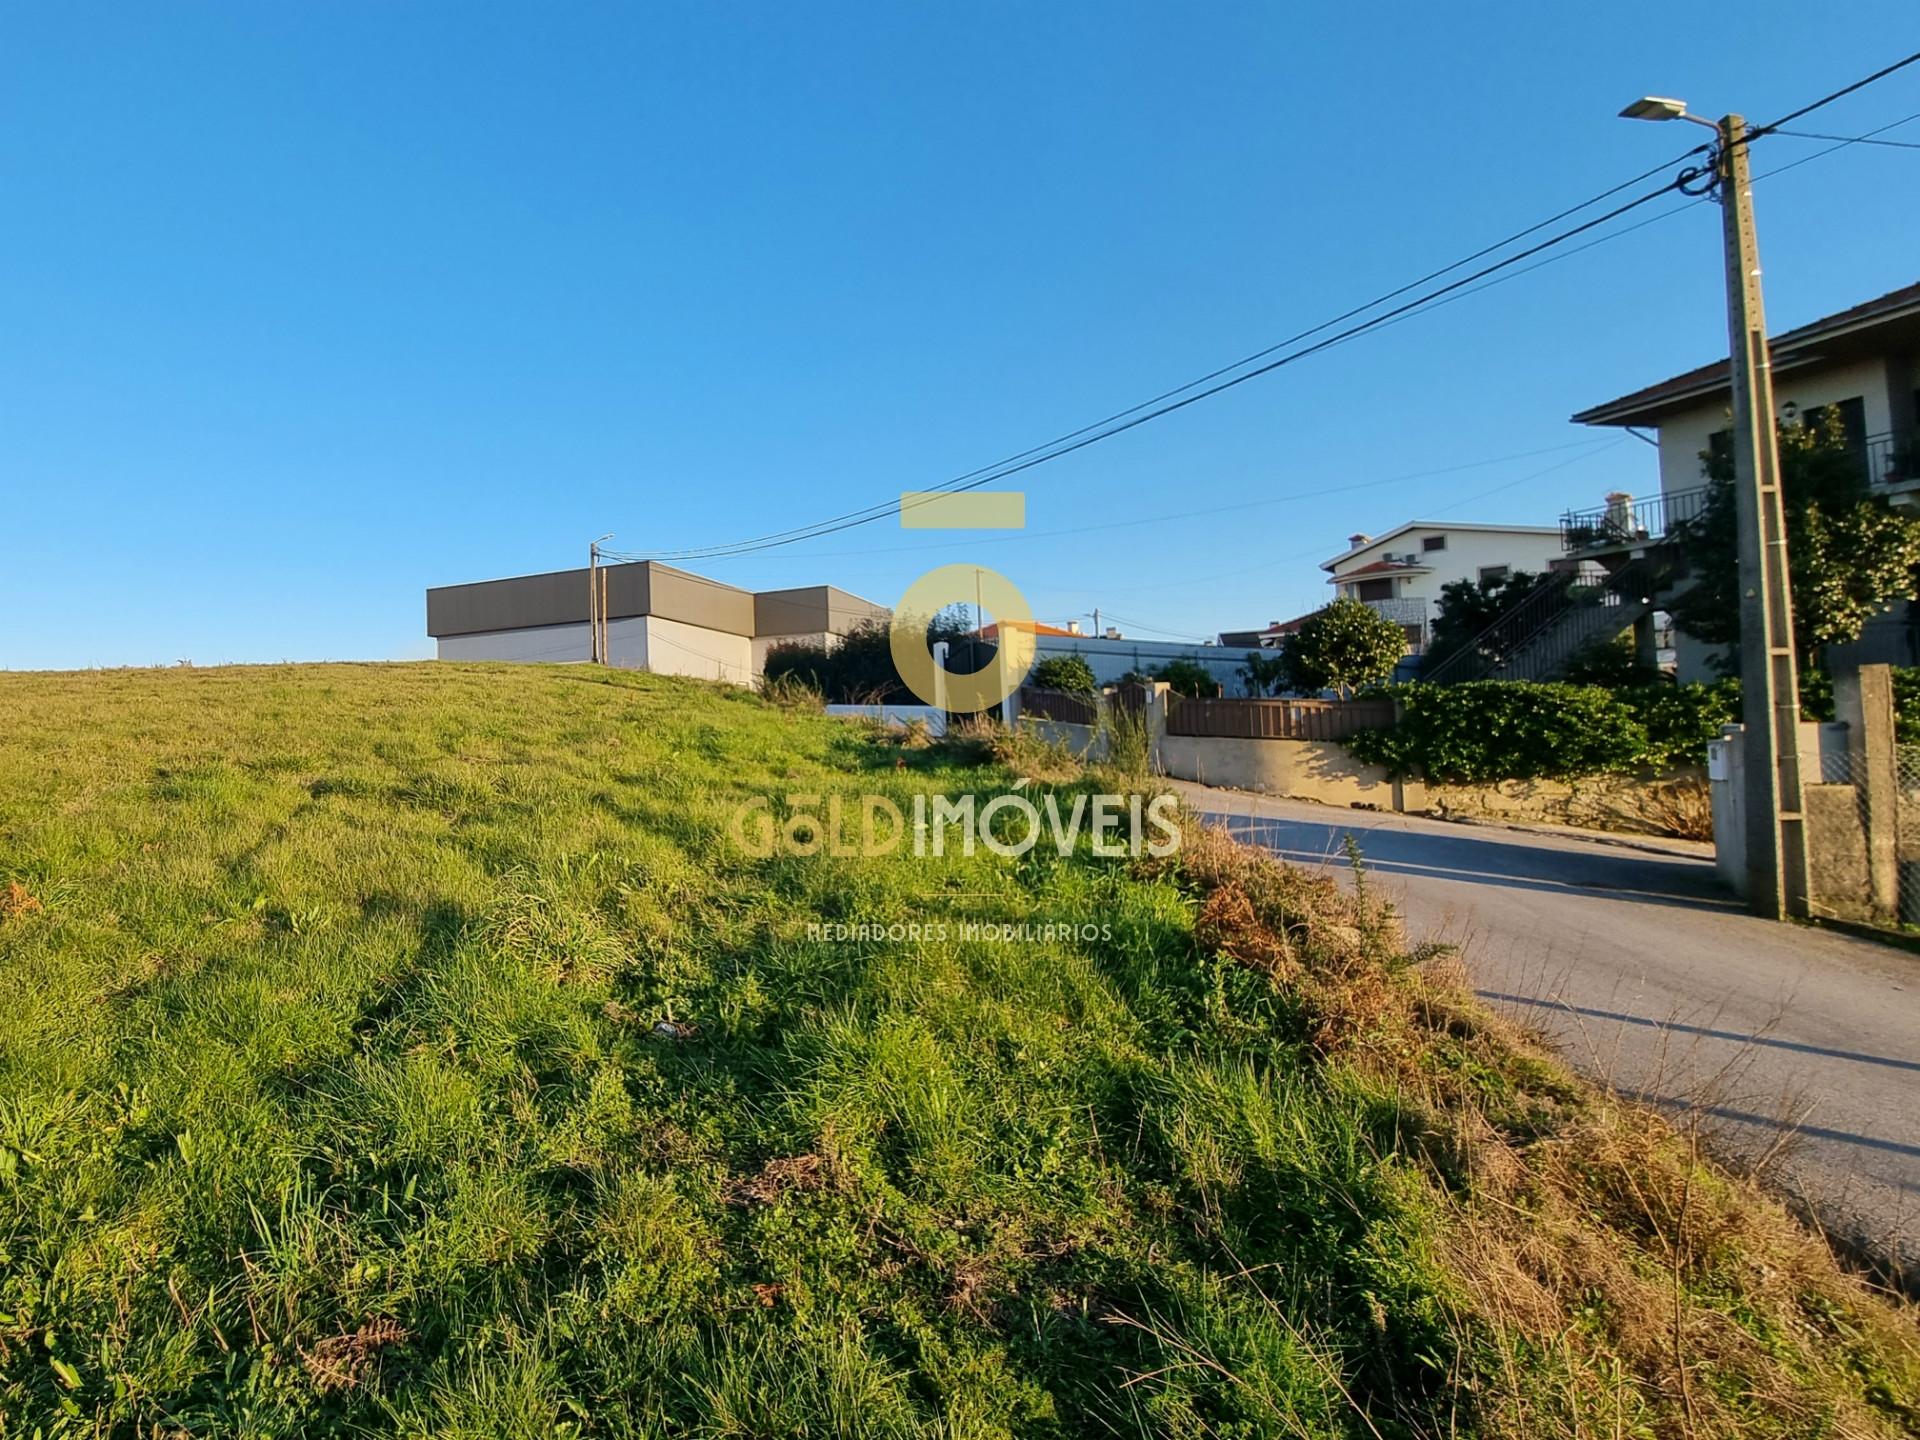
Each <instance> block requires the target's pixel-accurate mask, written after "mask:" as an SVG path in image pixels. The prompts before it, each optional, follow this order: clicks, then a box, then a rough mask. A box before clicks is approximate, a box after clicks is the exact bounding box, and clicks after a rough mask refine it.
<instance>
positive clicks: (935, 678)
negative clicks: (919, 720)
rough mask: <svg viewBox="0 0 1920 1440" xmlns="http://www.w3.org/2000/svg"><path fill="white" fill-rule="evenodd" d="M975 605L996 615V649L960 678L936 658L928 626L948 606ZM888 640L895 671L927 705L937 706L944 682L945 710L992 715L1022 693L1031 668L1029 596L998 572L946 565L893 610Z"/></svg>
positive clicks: (912, 589) (910, 590) (923, 578)
mask: <svg viewBox="0 0 1920 1440" xmlns="http://www.w3.org/2000/svg"><path fill="white" fill-rule="evenodd" d="M976 603H977V604H979V605H980V606H982V607H983V608H985V609H987V610H990V611H992V612H993V615H994V618H995V620H996V622H997V626H996V631H995V638H996V640H997V642H998V644H997V648H996V650H995V653H994V657H993V659H992V660H991V661H990V662H989V663H988V664H987V665H985V666H984V667H982V668H981V669H979V670H975V671H971V672H970V673H968V674H965V675H956V674H955V673H954V672H953V671H951V670H948V669H947V668H946V667H945V666H943V665H941V664H940V663H939V662H938V661H936V660H935V659H934V658H933V654H932V652H931V650H930V648H929V647H928V645H927V625H928V623H929V622H930V621H931V620H932V619H933V617H934V616H936V615H938V614H939V613H940V612H941V611H942V610H944V609H946V608H947V607H948V606H949V605H971V604H976ZM887 638H888V644H889V647H890V648H891V649H892V651H893V668H894V669H896V670H898V671H899V672H900V678H901V679H902V680H903V681H905V682H906V686H907V688H908V689H909V690H911V691H913V693H914V694H915V695H918V696H919V697H920V698H921V699H922V700H923V701H925V702H926V703H927V704H929V705H939V704H941V703H942V701H941V698H940V691H941V689H942V688H943V687H942V683H941V682H942V681H944V682H945V684H944V689H945V691H946V696H945V705H946V708H947V709H948V710H950V711H954V712H957V713H961V714H973V713H978V712H979V711H982V710H991V709H992V708H993V707H994V706H996V705H998V704H999V703H1000V702H1001V701H1002V700H1004V699H1006V698H1007V696H1009V695H1011V694H1012V693H1013V692H1014V690H1015V689H1016V688H1018V686H1019V684H1020V682H1021V681H1022V680H1025V679H1026V678H1027V671H1028V670H1029V669H1030V668H1031V667H1032V665H1033V652H1034V628H1033V611H1032V610H1031V609H1030V608H1028V606H1027V598H1026V596H1024V595H1022V594H1021V593H1020V591H1019V588H1018V587H1017V586H1016V585H1015V584H1014V583H1013V582H1012V581H1011V580H1009V579H1007V577H1006V576H1004V575H1002V574H1000V572H999V571H997V570H983V569H981V568H980V567H979V566H978V565H942V566H941V567H940V568H939V569H937V570H929V571H928V572H927V573H926V574H924V575H922V576H921V577H920V578H919V579H918V580H916V581H914V582H913V584H911V585H909V586H908V587H907V593H906V594H905V595H902V596H901V597H900V603H899V604H898V605H896V606H895V607H894V610H893V623H892V625H891V626H890V627H889V629H888V635H887Z"/></svg>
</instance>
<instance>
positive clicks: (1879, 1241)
mask: <svg viewBox="0 0 1920 1440" xmlns="http://www.w3.org/2000/svg"><path fill="white" fill-rule="evenodd" d="M1177 788H1178V789H1179V790H1180V791H1181V792H1182V794H1183V795H1184V796H1185V797H1186V799H1187V802H1188V803H1189V804H1190V805H1192V806H1193V807H1194V808H1195V809H1196V810H1198V811H1199V812H1201V813H1202V814H1204V815H1207V816H1209V817H1211V818H1213V819H1214V820H1215V821H1216V822H1217V823H1221V824H1224V825H1226V826H1228V827H1229V828H1230V829H1232V830H1233V832H1234V833H1235V834H1238V835H1240V836H1241V837H1242V838H1245V839H1249V840H1253V841H1257V842H1258V843H1260V844H1262V845H1265V846H1266V847H1267V848H1269V849H1271V850H1273V851H1274V852H1275V853H1277V854H1279V855H1281V856H1283V857H1285V858H1286V859H1288V860H1291V861H1294V862H1296V863H1300V864H1306V865H1323V864H1325V865H1336V866H1344V865H1345V864H1346V860H1345V856H1344V854H1343V848H1344V844H1345V837H1346V836H1347V835H1348V834H1349V833H1351V834H1352V835H1353V836H1354V837H1355V839H1356V840H1357V841H1358V843H1359V847H1360V851H1361V854H1362V856H1363V863H1364V864H1365V865H1366V867H1367V870H1368V873H1369V875H1370V877H1371V878H1372V879H1373V880H1374V882H1375V883H1378V884H1382V885H1385V886H1386V887H1388V888H1389V889H1390V891H1391V892H1392V893H1393V895H1394V898H1395V900H1396V902H1397V903H1398V905H1399V907H1400V909H1401V911H1402V913H1403V914H1404V915H1405V917H1406V919H1407V922H1408V928H1409V931H1410V932H1411V934H1412V935H1413V937H1414V938H1415V939H1425V938H1435V939H1440V940H1446V941H1450V942H1452V943H1455V944H1457V945H1459V946H1460V947H1461V954H1462V959H1463V960H1464V962H1465V963H1466V966H1467V969H1468V971H1469V973H1470V974H1471V975H1472V977H1473V981H1474V984H1475V986H1476V987H1477V988H1478V990H1479V993H1480V995H1481V997H1482V998H1483V999H1485V1000H1486V1001H1488V1002H1489V1003H1491V1004H1492V1005H1494V1006H1495V1007H1496V1008H1498V1009H1501V1010H1504V1011H1506V1012H1508V1013H1509V1014H1511V1015H1513V1016H1515V1017H1516V1018H1518V1019H1521V1020H1523V1021H1525V1022H1527V1023H1528V1024H1529V1025H1531V1026H1532V1027H1534V1028H1535V1029H1537V1030H1539V1031H1541V1032H1543V1033H1544V1034H1545V1035H1547V1036H1548V1037H1549V1038H1550V1039H1551V1040H1552V1041H1553V1042H1554V1043H1555V1044H1556V1045H1557V1046H1558V1047H1559V1048H1560V1050H1561V1052H1562V1053H1563V1054H1564V1055H1565V1056H1566V1057H1567V1058H1568V1059H1569V1060H1570V1061H1572V1062H1573V1063H1574V1064H1575V1065H1577V1066H1578V1067H1579V1068H1580V1069H1581V1070H1583V1071H1585V1072H1586V1073H1587V1074H1589V1075H1591V1076H1593V1077H1595V1078H1597V1079H1600V1080H1603V1081H1605V1082H1607V1083H1610V1084H1612V1085H1614V1086H1616V1087H1617V1088H1618V1089H1620V1090H1621V1091H1622V1092H1624V1093H1627V1094H1631V1095H1635V1096H1637V1097H1640V1098H1643V1099H1646V1100H1649V1101H1651V1102H1652V1103H1655V1104H1657V1105H1660V1106H1662V1107H1663V1108H1667V1109H1670V1110H1672V1111H1673V1112H1674V1113H1675V1114H1676V1115H1682V1114H1685V1113H1688V1112H1691V1113H1693V1114H1697V1115H1698V1116H1699V1117H1700V1124H1701V1133H1702V1134H1703V1135H1704V1136H1706V1137H1707V1138H1708V1139H1709V1141H1710V1143H1711V1144H1712V1145H1713V1147H1714V1149H1715V1150H1716V1151H1717V1152H1718V1153H1720V1154H1721V1155H1722V1156H1723V1157H1725V1158H1728V1159H1732V1160H1735V1161H1738V1162H1744V1163H1746V1164H1749V1165H1752V1166H1755V1167H1757V1168H1759V1169H1760V1170H1761V1173H1763V1174H1764V1175H1765V1176H1766V1177H1767V1178H1768V1180H1769V1181H1770V1182H1771V1183H1773V1184H1774V1185H1776V1186H1777V1187H1778V1188H1780V1189H1781V1190H1783V1191H1784V1192H1785V1193H1786V1194H1788V1195H1789V1196H1790V1197H1791V1198H1792V1199H1794V1200H1796V1201H1797V1202H1799V1204H1800V1205H1801V1207H1802V1208H1803V1209H1804V1210H1805V1211H1806V1212H1807V1213H1809V1214H1811V1215H1812V1216H1814V1217H1816V1218H1817V1219H1818V1220H1819V1222H1820V1223H1821V1224H1823V1225H1824V1226H1825V1227H1826V1228H1827V1230H1828V1231H1829V1233H1831V1234H1832V1235H1834V1236H1835V1237H1836V1238H1837V1239H1841V1240H1843V1241H1845V1242H1846V1243H1848V1244H1851V1245H1854V1246H1859V1247H1863V1248H1865V1249H1867V1250H1869V1251H1871V1252H1873V1253H1874V1254H1876V1255H1878V1256H1880V1257H1881V1258H1882V1259H1884V1260H1886V1261H1890V1262H1891V1263H1892V1264H1894V1265H1895V1266H1897V1267H1899V1268H1900V1269H1902V1270H1903V1271H1904V1272H1905V1273H1906V1275H1907V1276H1908V1277H1909V1279H1910V1280H1920V954H1913V953H1909V952H1907V951H1904V950H1900V949H1897V948H1894V947H1892V946H1888V945H1882V944H1878V943H1876V942H1874V941H1871V940H1860V939H1854V938H1852V937H1850V936H1846V935H1841V934H1836V933H1834V932H1831V931H1823V930H1815V929H1811V928H1808V927H1805V926H1798V925H1776V924H1770V923H1768V922H1766V921H1762V920H1758V919H1755V918H1754V917H1752V916H1750V915H1747V914H1746V913H1745V912H1744V911H1742V910H1741V909H1740V908H1739V906H1738V905H1737V904H1736V902H1734V901H1733V899H1732V898H1731V897H1730V896H1729V895H1728V894H1727V892H1725V891H1724V890H1723V889H1722V888H1721V887H1720V885H1719V883H1718V881H1717V880H1716V878H1715V875H1714V870H1713V863H1712V859H1711V854H1710V852H1709V851H1707V850H1706V849H1704V848H1703V847H1685V846H1675V847H1674V849H1673V850H1672V851H1669V852H1664V853H1657V854H1655V853H1646V852H1644V851H1640V850H1635V849H1628V848H1623V847H1620V846H1617V845H1610V844H1607V843H1605V842H1603V841H1598V840H1589V839H1585V838H1580V837H1577V836H1562V835H1557V834H1555V835H1543V834H1540V833H1538V832H1523V831H1515V830H1508V829H1505V828H1499V827H1491V826H1478V825H1458V824H1451V823H1448V822H1446V821H1438V820H1427V819H1419V818H1415V817H1412V816H1405V815H1392V814H1382V813H1378V812H1373V811H1363V810H1337V809H1334V808H1331V807H1329V806H1323V805H1312V804H1307V803H1303V802H1299V801H1290V800H1276V799H1269V798H1266V797H1264V796H1254V795H1248V794H1244V793H1242V792H1238V791H1227V790H1214V789H1209V788H1207V787H1205V786H1199V785H1188V784H1179V785H1178V786H1177ZM1689 852H1691V853H1689Z"/></svg>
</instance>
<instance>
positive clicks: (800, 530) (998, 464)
mask: <svg viewBox="0 0 1920 1440" xmlns="http://www.w3.org/2000/svg"><path fill="white" fill-rule="evenodd" d="M1709 148H1710V146H1708V145H1707V144H1705V143H1702V144H1699V145H1695V146H1693V147H1692V148H1691V149H1688V150H1684V151H1682V152H1681V153H1680V154H1678V155H1676V156H1674V157H1673V158H1672V159H1671V160H1666V161H1662V162H1661V163H1660V164H1658V165H1654V166H1651V167H1650V168H1648V169H1646V170H1642V171H1641V172H1640V173H1639V174H1637V175H1633V176H1629V177H1628V178H1627V179H1625V180H1622V181H1621V182H1620V183H1619V184H1617V185H1612V186H1609V187H1608V188H1607V189H1605V190H1602V191H1601V192H1600V193H1599V194H1597V195H1590V196H1588V197H1587V198H1586V199H1585V200H1582V201H1581V202H1580V203H1579V204H1577V205H1570V206H1568V207H1567V208H1566V209H1564V210H1561V211H1558V212H1556V213H1555V214H1552V215H1549V216H1547V217H1546V218H1545V219H1544V220H1537V221H1535V222H1534V223H1533V224H1531V225H1529V226H1527V227H1526V228H1525V229H1522V230H1516V231H1514V232H1513V233H1512V234H1511V235H1508V236H1505V237H1504V238H1502V239H1500V240H1496V241H1494V242H1493V243H1492V244H1490V245H1483V246H1482V247H1481V248H1480V249H1478V250H1475V251H1474V252H1473V253H1472V254H1470V255H1463V256H1461V257H1460V258H1459V259H1458V260H1455V261H1453V262H1451V263H1450V264H1447V265H1442V266H1441V267H1439V268H1438V269H1436V270H1430V271H1428V272H1427V273H1426V274H1425V275H1422V276H1420V277H1419V278H1418V279H1414V280H1409V281H1407V282H1406V283H1405V284H1403V285H1400V286H1397V287H1395V288H1394V289H1392V290H1389V291H1387V292H1386V293H1385V294H1382V295H1377V296H1375V297H1374V298H1373V299H1371V300H1369V301H1367V302H1366V303H1365V304H1362V305H1356V306H1354V307H1353V308H1352V309H1350V310H1345V311H1343V312H1341V313H1340V314H1338V315H1335V316H1333V317H1332V318H1331V319H1327V320H1322V321H1321V322H1320V323H1318V324H1317V325H1313V326H1310V327H1308V328H1307V329H1305V330H1301V331H1297V332H1296V333H1294V334H1292V335H1289V336H1287V337H1286V338H1285V339H1284V340H1277V341H1275V342H1274V343H1273V344H1271V345H1268V346H1266V347H1265V348H1264V349H1260V350H1256V351H1254V352H1253V353H1252V354H1250V355H1243V356H1241V357H1240V358H1239V359H1238V360H1234V361H1231V362H1229V363H1228V364H1225V365H1222V366H1219V367H1218V368H1216V369H1213V370H1209V371H1208V372H1207V373H1206V374H1204V375H1198V376H1195V377H1194V378H1193V379H1191V380H1189V381H1187V382H1186V383H1184V384H1182V385H1176V386H1174V387H1173V388H1172V389H1170V390H1163V391H1161V392H1160V393H1159V394H1158V395H1153V396H1150V397H1148V398H1147V399H1145V400H1142V401H1140V402H1139V403H1137V404H1134V405H1129V406H1128V407H1127V408H1126V409H1124V410H1116V411H1115V412H1114V413H1113V414H1111V415H1108V416H1105V417H1103V418H1101V419H1099V420H1095V421H1092V422H1090V423H1089V424H1086V425H1082V426H1080V427H1079V428H1078V429H1076V430H1069V431H1067V432H1066V433H1065V434H1064V435H1056V436H1054V438H1053V439H1051V440H1047V441H1043V442H1042V443H1040V444H1038V445H1033V446H1029V447H1028V448H1027V449H1025V450H1020V451H1017V452H1015V453H1014V454H1012V455H1008V456H1004V457H1003V458H1001V459H999V460H996V461H994V462H993V463H992V464H990V465H983V466H981V467H980V468H979V469H976V470H969V471H967V472H966V473H965V474H962V475H956V476H954V477H953V478H952V479H950V480H946V481H943V482H941V483H940V484H938V485H935V486H932V487H930V489H929V491H928V493H936V492H947V491H955V490H961V489H972V488H977V487H976V486H973V485H969V484H967V483H966V482H968V481H976V480H979V478H980V477H982V476H988V477H990V478H991V477H992V476H994V475H997V474H999V473H1011V472H1006V471H1003V468H1002V467H1005V466H1008V465H1013V464H1015V463H1016V462H1019V461H1022V460H1025V459H1027V458H1029V457H1030V456H1034V455H1038V454H1040V453H1041V452H1042V451H1046V450H1050V449H1052V448H1053V447H1054V446H1057V445H1063V444H1065V443H1067V442H1068V441H1072V440H1077V439H1079V438H1080V437H1081V436H1083V435H1086V434H1088V433H1090V432H1092V431H1095V430H1099V429H1100V428H1101V427H1103V426H1106V425H1111V424H1113V423H1114V422H1115V421H1119V420H1124V419H1126V418H1127V417H1128V416H1130V415H1134V414H1137V413H1138V412H1139V411H1141V410H1145V409H1147V408H1148V407H1150V406H1153V405H1158V404H1160V403H1161V402H1162V401H1166V400H1171V399H1172V398H1174V397H1175V396H1177V395H1181V394H1184V393H1185V392H1187V391H1189V390H1192V389H1195V388H1197V387H1199V386H1201V385H1205V384H1207V383H1208V382H1209V381H1213V380H1217V379H1219V378H1220V377H1221V376H1223V375H1228V374H1231V373H1232V372H1233V371H1235V370H1238V369H1240V368H1242V367H1244V366H1247V365H1251V364H1253V363H1254V362H1256V361H1259V360H1264V359H1265V358H1266V357H1267V356H1269V355H1272V354H1274V353H1275V352H1277V351H1280V350H1284V349H1286V348H1287V347H1288V346H1289V345H1295V344H1298V343H1300V342H1301V341H1303V340H1310V339H1312V338H1313V337H1314V336H1315V335H1319V334H1322V333H1324V332H1325V331H1327V330H1330V329H1332V328H1333V327H1334V326H1336V325H1340V324H1343V323H1345V322H1346V321H1348V320H1352V319H1354V318H1356V317H1358V316H1360V315H1364V314H1365V313H1366V312H1367V311H1369V310H1373V309H1377V308H1378V307H1379V306H1381V305H1384V304H1387V303H1388V302H1389V301H1392V300H1397V299H1399V298H1400V297H1401V296H1402V295H1405V294H1407V293H1408V292H1409V291H1412V290H1416V289H1418V288H1419V287H1420V286H1422V285H1426V284H1429V283H1431V282H1432V281H1434V280H1437V279H1439V278H1441V277H1442V276H1445V275H1450V274H1452V273H1453V272H1454V271H1455V270H1458V269H1460V268H1461V267H1462V266H1465V265H1471V264H1473V263H1474V262H1475V261H1476V260H1482V259H1485V258H1486V257H1487V256H1489V255H1492V254H1495V253H1497V252H1498V251H1500V250H1503V249H1505V248H1506V247H1507V246H1509V245H1513V244H1516V243H1518V242H1519V241H1521V240H1524V239H1526V238H1527V237H1528V236H1530V235H1536V234H1538V233H1539V232H1540V231H1542V230H1544V229H1546V228H1547V227H1548V226H1550V225H1554V224H1557V223H1559V222H1560V221H1562V220H1565V219H1567V218H1568V217H1569V216H1572V215H1577V214H1579V213H1580V212H1581V211H1582V210H1587V209H1591V208H1592V207H1593V206H1595V205H1597V204H1599V203H1600V202H1601V201H1602V200H1608V199H1611V198H1612V197H1613V196H1615V195H1618V194H1619V193H1620V192H1621V191H1623V190H1626V189H1628V188H1630V187H1632V186H1634V185H1638V184H1640V183H1641V182H1642V181H1644V180H1647V179H1650V178H1651V177H1653V176H1655V175H1658V174H1659V173H1660V172H1661V171H1663V170H1668V169H1671V168H1672V167H1673V166H1675V165H1678V164H1679V163H1680V162H1681V161H1683V160H1687V159H1690V158H1692V157H1693V156H1695V155H1700V154H1703V153H1705V151H1707V150H1708V149H1709ZM900 508H901V502H900V501H899V500H898V499H893V500H885V501H880V502H878V503H876V504H873V505H868V506H864V507H862V508H861V509H858V510H851V511H848V512H847V513H846V514H844V515H836V516H831V517H829V518H828V519H825V520H819V521H815V522H813V523H812V524H809V525H801V526H796V527H795V528H793V529H791V530H780V531H775V532H774V533H772V534H770V535H762V536H756V537H754V538H752V539H748V540H741V541H736V542H733V543H731V544H726V545H711V546H693V547H689V548H687V549H684V550H674V551H658V552H653V551H649V552H646V553H647V555H648V556H649V557H650V558H655V559H676V558H677V559H696V558H708V557H710V556H712V555H714V554H715V553H717V552H721V551H733V550H741V551H744V550H746V549H747V548H749V547H752V548H761V547H764V546H766V545H768V544H769V542H774V541H786V540H789V539H809V538H812V536H813V535H814V533H816V532H818V533H831V532H830V531H828V530H824V529H822V527H826V526H838V525H839V524H840V522H843V521H852V522H854V523H860V524H864V523H867V522H868V521H869V520H877V519H881V518H883V517H885V516H887V515H890V514H892V513H894V512H895V511H896V510H899V509H900Z"/></svg>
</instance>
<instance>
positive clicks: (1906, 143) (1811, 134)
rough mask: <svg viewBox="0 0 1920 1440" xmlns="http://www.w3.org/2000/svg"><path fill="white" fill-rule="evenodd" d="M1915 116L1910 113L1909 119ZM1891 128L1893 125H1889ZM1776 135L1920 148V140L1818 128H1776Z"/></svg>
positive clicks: (1890, 147) (1905, 148)
mask: <svg viewBox="0 0 1920 1440" xmlns="http://www.w3.org/2000/svg"><path fill="white" fill-rule="evenodd" d="M1913 118H1915V117H1913V116H1911V115H1909V116H1908V117H1907V119H1908V120H1911V119H1913ZM1893 123H1894V124H1895V125H1904V124H1906V120H1896V121H1894V122H1893ZM1888 128H1889V129H1891V128H1892V127H1891V126H1889V127H1888ZM1773 133H1774V134H1776V135H1788V136H1791V137H1792V138H1793V139H1795V140H1838V141H1839V142H1840V143H1841V144H1842V145H1885V146H1886V147H1887V148H1888V149H1890V150H1920V142H1915V141H1912V140H1876V139H1874V138H1873V136H1872V135H1871V134H1868V135H1822V134H1821V133H1820V132H1819V131H1817V130H1776V131H1774V132H1773Z"/></svg>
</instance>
